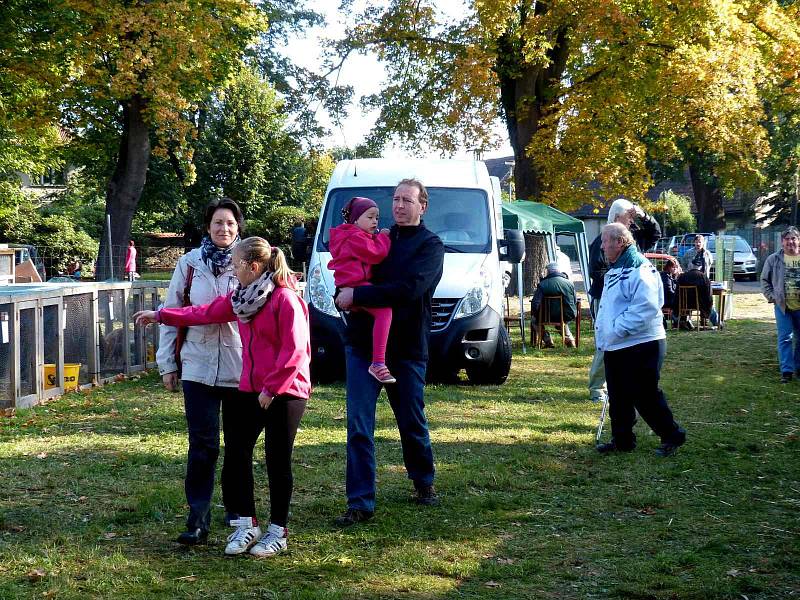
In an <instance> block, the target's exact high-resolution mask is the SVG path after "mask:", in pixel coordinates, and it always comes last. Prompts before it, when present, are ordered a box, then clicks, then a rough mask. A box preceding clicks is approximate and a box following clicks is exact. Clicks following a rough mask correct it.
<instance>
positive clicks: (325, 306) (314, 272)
mask: <svg viewBox="0 0 800 600" xmlns="http://www.w3.org/2000/svg"><path fill="white" fill-rule="evenodd" d="M307 285H308V287H307V289H308V299H309V300H310V301H311V303H312V304H313V305H314V306H316V307H317V310H319V311H321V312H324V313H325V314H326V315H330V316H332V317H336V318H337V319H340V318H341V315H340V314H339V311H338V310H337V309H336V305H335V304H334V303H333V297H332V296H331V294H330V293H329V292H328V288H327V287H326V285H325V280H324V279H323V278H322V269H321V268H320V266H319V264H316V265H314V267H313V268H312V269H311V270H310V271H309V273H308V284H307Z"/></svg>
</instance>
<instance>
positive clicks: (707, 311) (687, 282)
mask: <svg viewBox="0 0 800 600" xmlns="http://www.w3.org/2000/svg"><path fill="white" fill-rule="evenodd" d="M681 286H691V287H696V288H697V299H698V300H699V301H700V306H697V305H696V304H695V302H694V294H691V293H690V294H689V305H688V306H686V307H684V308H697V309H699V310H700V315H701V316H702V317H704V318H706V319H707V318H708V317H709V316H710V315H711V307H712V306H713V305H714V299H713V298H712V297H711V281H710V280H709V279H708V277H706V274H705V273H703V272H702V271H698V270H697V269H692V270H690V271H685V272H683V273H681V274H680V275H678V294H680V288H681ZM675 305H676V306H677V305H678V300H676V301H675Z"/></svg>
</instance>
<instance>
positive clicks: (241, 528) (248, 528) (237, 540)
mask: <svg viewBox="0 0 800 600" xmlns="http://www.w3.org/2000/svg"><path fill="white" fill-rule="evenodd" d="M231 525H232V526H234V527H236V531H234V532H233V533H232V534H230V535H229V536H228V545H227V546H225V554H229V555H231V556H234V555H236V554H244V553H245V552H247V551H248V550H249V549H250V548H251V547H252V546H253V544H255V543H256V542H257V541H258V538H260V537H261V528H260V527H259V526H258V525H256V526H255V527H254V526H253V518H252V517H239V518H238V519H232V520H231Z"/></svg>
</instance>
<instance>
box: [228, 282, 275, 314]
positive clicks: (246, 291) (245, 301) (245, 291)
mask: <svg viewBox="0 0 800 600" xmlns="http://www.w3.org/2000/svg"><path fill="white" fill-rule="evenodd" d="M274 289H275V283H274V282H273V281H272V273H270V272H268V271H264V273H262V274H261V277H259V278H258V279H256V280H255V281H254V282H252V283H251V284H250V285H248V286H247V287H244V288H243V287H242V284H241V283H240V284H239V285H237V286H236V289H235V290H234V291H233V295H232V296H231V304H233V312H234V314H235V315H236V317H237V318H238V319H239V320H240V321H241V322H242V323H247V322H248V321H250V320H251V319H252V318H253V317H255V316H256V313H257V312H258V311H259V310H261V307H262V306H264V304H266V302H267V300H268V299H269V297H270V294H272V291H273V290H274Z"/></svg>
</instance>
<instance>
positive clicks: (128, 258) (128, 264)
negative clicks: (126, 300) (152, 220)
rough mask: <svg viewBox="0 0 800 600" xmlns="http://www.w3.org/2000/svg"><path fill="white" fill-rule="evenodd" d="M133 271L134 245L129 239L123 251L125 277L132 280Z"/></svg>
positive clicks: (134, 265) (134, 259)
mask: <svg viewBox="0 0 800 600" xmlns="http://www.w3.org/2000/svg"><path fill="white" fill-rule="evenodd" d="M133 273H136V246H134V245H133V241H131V243H130V245H129V246H128V250H127V252H126V253H125V277H127V278H128V279H130V280H131V281H133Z"/></svg>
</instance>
